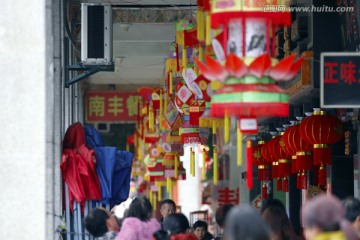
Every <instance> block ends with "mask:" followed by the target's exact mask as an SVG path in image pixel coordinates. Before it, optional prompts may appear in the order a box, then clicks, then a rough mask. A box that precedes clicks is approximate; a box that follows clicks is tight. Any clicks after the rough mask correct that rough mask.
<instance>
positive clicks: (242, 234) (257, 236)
mask: <svg viewBox="0 0 360 240" xmlns="http://www.w3.org/2000/svg"><path fill="white" fill-rule="evenodd" d="M224 233H225V238H226V239H230V240H242V239H251V240H269V239H270V230H269V228H268V226H267V225H266V223H265V222H264V220H263V219H262V218H261V216H260V214H259V212H258V211H256V210H255V209H254V208H253V207H251V206H249V205H247V206H240V207H234V208H233V209H231V211H230V213H229V215H228V216H227V220H226V226H225V232H224Z"/></svg>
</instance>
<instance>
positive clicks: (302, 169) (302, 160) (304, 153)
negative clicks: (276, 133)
mask: <svg viewBox="0 0 360 240" xmlns="http://www.w3.org/2000/svg"><path fill="white" fill-rule="evenodd" d="M283 138H284V143H285V145H287V146H290V147H291V148H292V149H293V150H294V151H295V153H296V164H295V170H296V171H297V172H298V177H297V187H298V188H300V189H307V174H306V171H308V170H310V169H312V152H311V151H312V145H311V144H309V143H308V142H306V141H305V140H304V139H303V138H302V137H301V134H300V125H295V126H293V127H291V128H289V130H288V131H286V132H285V133H284V136H283Z"/></svg>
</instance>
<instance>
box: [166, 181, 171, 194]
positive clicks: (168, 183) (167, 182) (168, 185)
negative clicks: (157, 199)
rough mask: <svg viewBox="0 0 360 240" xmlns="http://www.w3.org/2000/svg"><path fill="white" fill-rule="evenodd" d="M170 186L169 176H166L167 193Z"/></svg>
mask: <svg viewBox="0 0 360 240" xmlns="http://www.w3.org/2000/svg"><path fill="white" fill-rule="evenodd" d="M170 188H171V178H169V177H167V178H166V190H167V192H168V193H170Z"/></svg>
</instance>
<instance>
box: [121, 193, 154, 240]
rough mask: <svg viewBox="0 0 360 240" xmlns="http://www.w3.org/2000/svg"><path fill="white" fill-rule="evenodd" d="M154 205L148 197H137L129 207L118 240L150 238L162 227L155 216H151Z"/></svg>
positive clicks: (146, 239)
mask: <svg viewBox="0 0 360 240" xmlns="http://www.w3.org/2000/svg"><path fill="white" fill-rule="evenodd" d="M151 215H152V206H151V203H150V201H149V200H148V199H147V198H143V197H139V198H135V199H134V200H133V201H132V202H131V204H130V207H129V211H128V213H127V216H126V218H125V219H124V221H123V223H122V226H121V230H120V233H119V234H118V235H117V237H116V240H149V239H151V237H152V235H153V233H154V232H156V231H157V230H159V229H160V228H161V226H160V223H159V222H158V221H157V219H155V218H151Z"/></svg>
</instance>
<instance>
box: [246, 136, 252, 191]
mask: <svg viewBox="0 0 360 240" xmlns="http://www.w3.org/2000/svg"><path fill="white" fill-rule="evenodd" d="M251 145H252V143H251V141H250V140H248V141H247V142H246V186H247V188H248V189H252V187H253V172H252V162H253V159H252V158H253V155H252V147H251Z"/></svg>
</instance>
